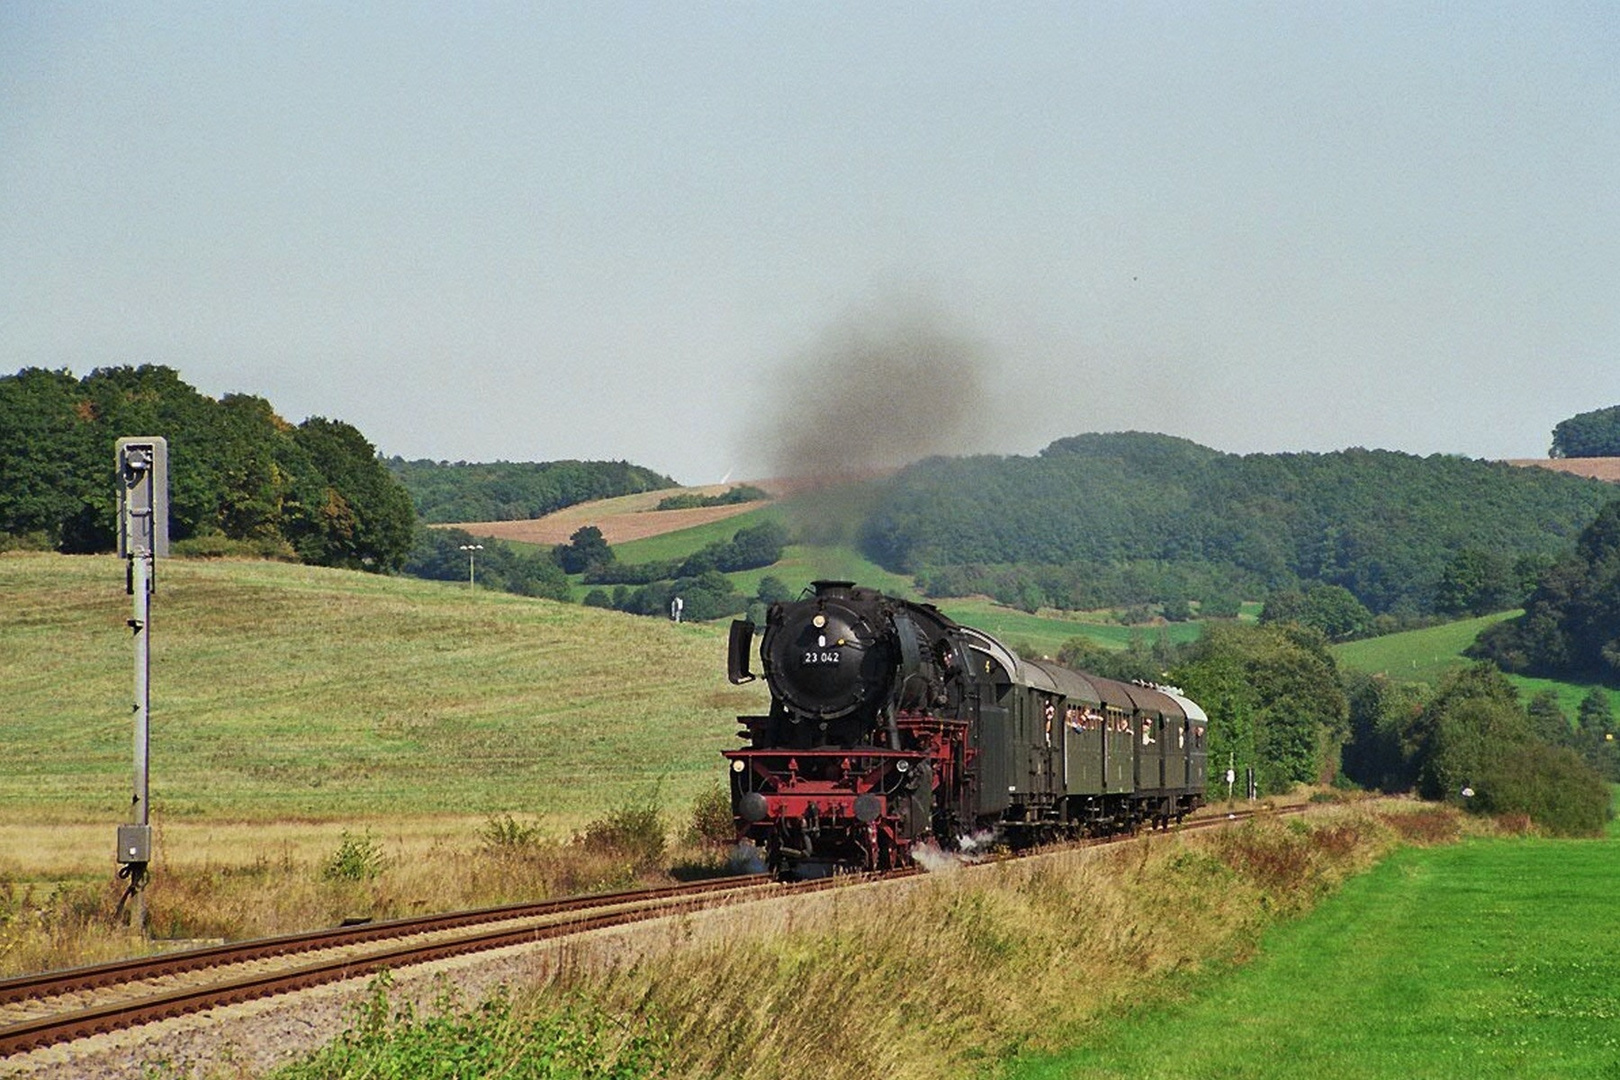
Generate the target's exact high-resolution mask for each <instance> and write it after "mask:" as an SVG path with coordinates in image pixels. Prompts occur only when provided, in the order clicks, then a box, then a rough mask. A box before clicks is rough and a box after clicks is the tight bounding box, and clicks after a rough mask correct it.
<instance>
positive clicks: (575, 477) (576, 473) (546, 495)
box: [387, 457, 679, 524]
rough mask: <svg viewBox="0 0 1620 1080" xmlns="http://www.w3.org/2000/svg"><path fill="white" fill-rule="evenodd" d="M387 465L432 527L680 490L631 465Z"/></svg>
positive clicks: (395, 460) (392, 461)
mask: <svg viewBox="0 0 1620 1080" xmlns="http://www.w3.org/2000/svg"><path fill="white" fill-rule="evenodd" d="M387 465H388V471H389V472H391V473H393V474H394V477H395V478H396V479H397V480H399V482H400V483H402V484H404V485H405V490H407V491H409V492H410V493H411V501H412V502H413V503H415V504H416V512H417V514H418V516H420V517H421V519H422V520H423V521H424V522H427V523H429V524H453V523H457V522H463V521H527V520H529V519H530V518H538V517H544V516H546V515H547V514H550V513H553V512H555V511H557V510H561V509H563V508H564V507H569V506H574V505H576V504H578V503H583V502H591V501H593V500H595V499H611V498H614V497H615V496H619V495H636V494H639V493H641V492H643V491H661V490H663V489H664V488H673V487H677V486H679V485H677V484H676V483H675V481H674V480H671V479H670V478H669V477H667V476H664V475H662V474H660V473H655V472H653V471H652V470H651V469H645V468H642V467H641V466H640V465H632V464H630V463H629V462H627V461H546V462H520V461H496V462H489V463H477V462H466V461H456V462H449V461H427V460H418V461H406V460H405V459H404V458H401V457H392V458H389V459H388V460H387Z"/></svg>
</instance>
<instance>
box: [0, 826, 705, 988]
mask: <svg viewBox="0 0 1620 1080" xmlns="http://www.w3.org/2000/svg"><path fill="white" fill-rule="evenodd" d="M690 815H691V811H688V816H690ZM672 816H674V815H671V814H665V813H660V812H659V811H658V809H657V808H656V807H653V806H650V805H648V804H646V803H640V804H637V803H627V804H626V806H625V807H621V808H619V809H618V810H615V811H613V812H610V813H609V814H608V815H606V816H605V817H603V818H601V819H598V820H596V821H591V822H584V823H582V824H581V826H580V827H579V828H578V829H577V830H575V831H571V832H566V833H563V834H561V835H559V834H558V833H557V832H556V831H555V830H554V829H552V828H550V827H548V824H547V823H543V822H541V821H540V820H539V819H537V818H524V817H513V816H511V815H499V816H495V817H489V818H484V819H470V818H467V819H457V820H455V821H451V820H449V819H442V818H433V819H425V820H422V821H387V822H374V823H371V824H359V825H352V826H339V825H337V824H335V823H288V824H283V825H277V826H263V825H257V826H249V825H246V824H242V823H236V824H233V825H227V826H224V827H221V826H217V825H211V826H202V825H195V826H191V827H190V828H192V829H196V830H199V831H200V830H203V829H210V830H219V832H220V833H222V834H223V835H213V836H211V837H210V838H209V839H208V840H207V841H206V842H198V843H195V844H191V845H179V844H170V845H165V844H164V843H163V842H162V839H161V836H160V842H159V844H158V848H157V850H158V861H157V862H156V863H155V864H154V866H153V873H152V876H151V879H150V883H149V885H148V886H147V888H146V890H145V903H146V908H147V920H148V928H149V931H150V934H151V937H152V940H146V939H144V938H142V937H140V936H138V935H135V934H133V933H132V932H131V931H130V930H129V929H128V928H127V926H126V921H127V915H125V914H123V913H121V905H122V903H123V901H124V900H125V897H124V887H123V883H122V882H119V881H117V880H115V879H114V878H113V875H112V873H111V872H110V870H108V871H107V872H99V873H95V872H92V873H85V872H84V865H85V864H84V863H81V862H77V861H73V860H72V857H71V856H69V857H68V859H69V861H67V862H64V863H63V864H62V865H61V867H60V868H59V869H60V870H61V871H62V872H61V873H58V874H56V875H54V876H49V877H46V878H45V879H44V880H39V879H38V875H39V871H40V870H41V869H42V867H41V866H40V865H38V864H25V863H21V862H19V861H18V860H17V858H16V857H15V856H13V855H12V854H10V853H8V854H7V855H6V856H4V857H0V977H5V976H8V975H18V974H25V973H29V972H34V971H44V970H52V969H58V968H65V967H75V966H79V965H83V964H91V963H98V962H101V961H106V960H113V959H119V958H122V957H126V956H132V955H138V954H141V953H146V952H151V951H153V950H161V949H165V948H173V947H176V946H179V945H185V944H191V943H195V942H199V941H218V940H243V939H248V938H256V937H268V936H273V935H277V934H286V933H294V932H298V931H303V930H309V929H312V928H317V927H322V926H335V925H337V924H338V923H339V922H341V921H343V920H344V919H352V918H369V919H378V920H380V919H391V918H398V917H402V916H406V915H415V914H422V913H425V912H434V911H453V910H460V909H467V908H478V907H489V906H494V905H498V904H507V903H515V902H519V901H524V900H534V899H542V898H545V897H551V896H571V895H577V894H580V893H589V892H600V891H607V890H615V889H623V888H631V887H634V886H637V885H641V884H648V885H652V884H660V885H662V884H669V883H671V882H672V881H674V880H675V875H679V877H681V878H687V879H689V878H692V877H701V876H709V875H713V874H718V873H724V872H728V870H727V858H726V851H725V849H724V848H723V847H721V848H716V847H714V846H712V845H705V844H704V843H703V842H702V841H700V840H697V839H695V838H691V837H689V836H687V835H686V834H687V833H688V832H689V831H690V830H689V828H688V827H687V826H682V827H681V828H679V829H677V830H676V831H677V833H679V834H680V838H679V839H678V840H677V841H676V842H675V843H673V844H672V843H671V841H670V837H669V828H668V827H669V824H670V820H669V819H670V817H672ZM73 832H74V834H75V837H74V840H75V842H76V844H79V845H82V844H85V843H89V842H90V840H91V837H90V836H89V835H88V833H87V831H86V830H85V829H83V828H81V829H75V830H73ZM99 840H100V846H101V848H102V849H103V851H102V854H103V855H104V856H105V854H106V852H105V846H106V836H105V835H99ZM166 850H185V851H186V857H184V858H179V857H170V856H167V855H165V854H164V852H165V851H166ZM653 853H656V854H657V856H658V857H657V858H656V859H653V858H650V855H651V854H653ZM98 862H99V863H100V865H106V863H105V860H104V859H103V860H98ZM90 865H97V864H96V863H91V864H90ZM22 867H27V869H28V871H29V873H28V874H24V873H22V872H21V871H20V868H22Z"/></svg>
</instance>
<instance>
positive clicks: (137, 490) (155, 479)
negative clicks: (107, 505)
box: [116, 436, 169, 933]
mask: <svg viewBox="0 0 1620 1080" xmlns="http://www.w3.org/2000/svg"><path fill="white" fill-rule="evenodd" d="M116 453H117V467H118V554H119V555H120V556H121V557H123V558H125V559H128V560H129V571H128V575H127V577H126V581H127V585H128V589H129V593H130V595H131V596H132V597H133V598H134V601H135V604H134V608H135V609H134V612H133V616H132V617H131V618H130V620H129V628H130V629H131V630H133V631H134V633H135V795H134V799H133V800H132V807H131V809H132V813H131V816H132V817H133V819H134V820H133V821H132V822H131V823H130V824H128V825H120V826H119V827H118V862H119V865H120V867H121V869H120V870H119V871H118V876H119V877H123V878H128V879H129V889H128V892H127V893H126V895H127V896H128V897H129V898H131V900H132V906H131V908H130V925H131V926H133V927H134V928H135V929H136V930H137V931H139V932H141V933H145V932H146V903H145V900H144V899H143V898H142V896H141V890H142V889H143V888H144V887H145V885H146V880H147V867H148V866H149V865H150V864H151V862H152V823H151V799H150V797H149V795H148V790H149V789H148V784H147V776H148V766H149V762H150V750H151V727H150V722H151V714H152V649H151V644H152V642H151V628H152V589H153V582H154V568H155V565H156V559H157V558H158V557H160V556H167V555H168V554H169V444H168V442H167V441H166V440H164V439H162V438H160V437H156V436H154V437H149V438H130V439H119V440H118V445H117V451H116Z"/></svg>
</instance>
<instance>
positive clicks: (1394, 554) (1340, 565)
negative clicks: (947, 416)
mask: <svg viewBox="0 0 1620 1080" xmlns="http://www.w3.org/2000/svg"><path fill="white" fill-rule="evenodd" d="M1617 495H1620V492H1617V491H1616V489H1615V487H1614V486H1613V485H1609V484H1604V483H1602V482H1600V481H1595V480H1587V479H1583V478H1580V477H1574V476H1568V475H1563V474H1559V473H1553V472H1549V471H1546V470H1541V469H1522V468H1515V467H1513V466H1510V465H1506V464H1503V463H1499V462H1488V461H1479V460H1471V459H1467V458H1461V457H1453V456H1448V455H1438V454H1437V455H1432V456H1429V457H1417V456H1414V455H1411V454H1403V453H1396V452H1393V451H1387V450H1363V449H1351V450H1342V451H1338V452H1334V453H1322V454H1317V453H1299V454H1248V455H1238V454H1227V453H1222V452H1220V451H1217V450H1211V449H1209V448H1207V447H1204V446H1199V445H1198V444H1196V443H1193V442H1190V441H1188V440H1186V439H1179V438H1174V437H1171V436H1167V435H1152V434H1143V433H1140V432H1126V433H1122V434H1108V435H1099V434H1093V435H1078V436H1075V437H1072V438H1067V439H1061V440H1059V441H1057V442H1054V443H1053V444H1051V445H1050V446H1048V447H1047V448H1046V449H1045V450H1043V451H1041V453H1040V454H1039V455H1038V456H1035V457H988V456H981V457H965V458H931V459H929V460H927V461H923V462H919V463H917V464H915V465H912V466H910V467H909V468H906V469H904V470H902V471H901V472H899V473H897V474H895V475H894V476H892V477H889V478H887V479H885V480H882V481H877V482H876V487H875V491H874V498H873V499H872V500H871V506H872V507H873V509H871V510H870V511H869V512H868V513H867V514H866V515H865V517H864V520H863V522H862V524H861V526H860V543H861V546H862V550H863V551H864V553H865V554H866V555H867V556H868V557H869V558H871V559H872V560H873V561H874V562H877V563H878V564H879V565H881V566H883V567H885V568H887V569H889V570H892V571H896V572H902V573H909V574H915V575H917V577H918V581H919V584H920V585H921V586H922V587H923V588H924V589H925V590H926V591H927V592H928V593H929V594H931V595H935V596H951V595H965V594H969V593H986V594H989V595H991V596H994V597H995V598H996V599H998V600H1001V601H1003V602H1005V603H1011V604H1015V605H1017V606H1021V607H1025V608H1027V609H1031V610H1033V608H1034V607H1037V606H1045V605H1049V606H1053V607H1059V608H1069V609H1087V608H1096V607H1103V606H1118V605H1129V604H1156V605H1163V606H1164V608H1165V610H1166V613H1167V614H1170V613H1172V612H1173V611H1174V610H1175V609H1177V608H1180V609H1181V610H1183V611H1185V609H1186V607H1187V602H1188V601H1199V602H1201V603H1202V604H1204V605H1205V606H1206V612H1205V613H1209V611H1208V608H1209V607H1213V608H1215V609H1216V610H1217V611H1220V610H1224V609H1227V608H1231V607H1234V605H1235V601H1236V599H1237V598H1239V597H1244V598H1255V597H1261V596H1265V595H1268V594H1270V593H1272V592H1274V591H1277V590H1282V589H1298V588H1300V587H1302V586H1308V585H1310V584H1312V583H1324V584H1329V585H1336V586H1342V587H1343V588H1345V589H1347V590H1349V591H1350V592H1351V593H1352V594H1353V595H1354V596H1355V597H1356V599H1358V600H1359V601H1360V602H1361V603H1362V604H1364V605H1366V607H1367V608H1369V609H1370V610H1371V611H1372V612H1373V613H1375V614H1376V613H1393V614H1396V615H1404V616H1412V615H1421V614H1424V613H1428V612H1433V611H1435V610H1437V609H1441V610H1444V609H1445V608H1446V607H1447V606H1450V607H1451V608H1452V609H1454V610H1459V611H1462V610H1469V609H1471V607H1472V605H1471V604H1470V603H1469V602H1468V598H1467V597H1461V598H1459V597H1458V596H1456V595H1455V587H1456V585H1457V582H1456V581H1455V580H1453V581H1452V589H1453V591H1452V592H1451V593H1449V594H1448V593H1447V592H1445V591H1444V590H1442V583H1443V582H1445V581H1446V580H1447V576H1448V571H1449V572H1451V573H1452V577H1453V579H1455V578H1456V577H1457V576H1458V574H1459V573H1460V572H1461V571H1464V570H1468V571H1471V572H1476V573H1478V572H1481V571H1480V568H1481V567H1483V568H1484V570H1483V573H1484V574H1485V575H1486V576H1487V577H1492V576H1494V577H1495V578H1497V579H1500V580H1494V581H1491V582H1488V583H1482V584H1481V587H1482V588H1491V589H1498V590H1500V589H1504V588H1505V589H1506V590H1507V592H1508V593H1509V595H1508V596H1507V597H1506V598H1505V602H1502V603H1501V604H1500V606H1501V607H1512V606H1514V605H1515V604H1516V603H1518V602H1520V601H1522V599H1523V597H1524V596H1525V595H1526V594H1528V592H1529V590H1530V588H1531V587H1532V586H1533V584H1534V582H1535V580H1536V577H1537V576H1538V575H1539V574H1540V573H1541V571H1543V570H1544V569H1545V568H1546V567H1547V566H1549V565H1551V563H1552V562H1553V561H1554V560H1555V559H1556V558H1558V557H1559V556H1561V555H1563V554H1564V553H1565V552H1567V551H1568V550H1569V549H1570V547H1571V545H1572V544H1573V543H1574V541H1575V538H1576V537H1577V536H1578V535H1579V534H1580V532H1581V530H1582V529H1583V528H1585V527H1586V526H1587V525H1588V524H1589V523H1590V522H1591V521H1592V520H1593V518H1594V517H1595V516H1596V514H1597V512H1598V510H1599V509H1600V508H1601V507H1602V506H1603V505H1604V504H1605V503H1606V502H1608V501H1609V500H1611V499H1614V498H1616V497H1617Z"/></svg>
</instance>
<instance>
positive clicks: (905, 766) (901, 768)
mask: <svg viewBox="0 0 1620 1080" xmlns="http://www.w3.org/2000/svg"><path fill="white" fill-rule="evenodd" d="M894 771H895V772H903V773H907V772H910V771H911V762H909V761H897V762H895V763H894Z"/></svg>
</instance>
